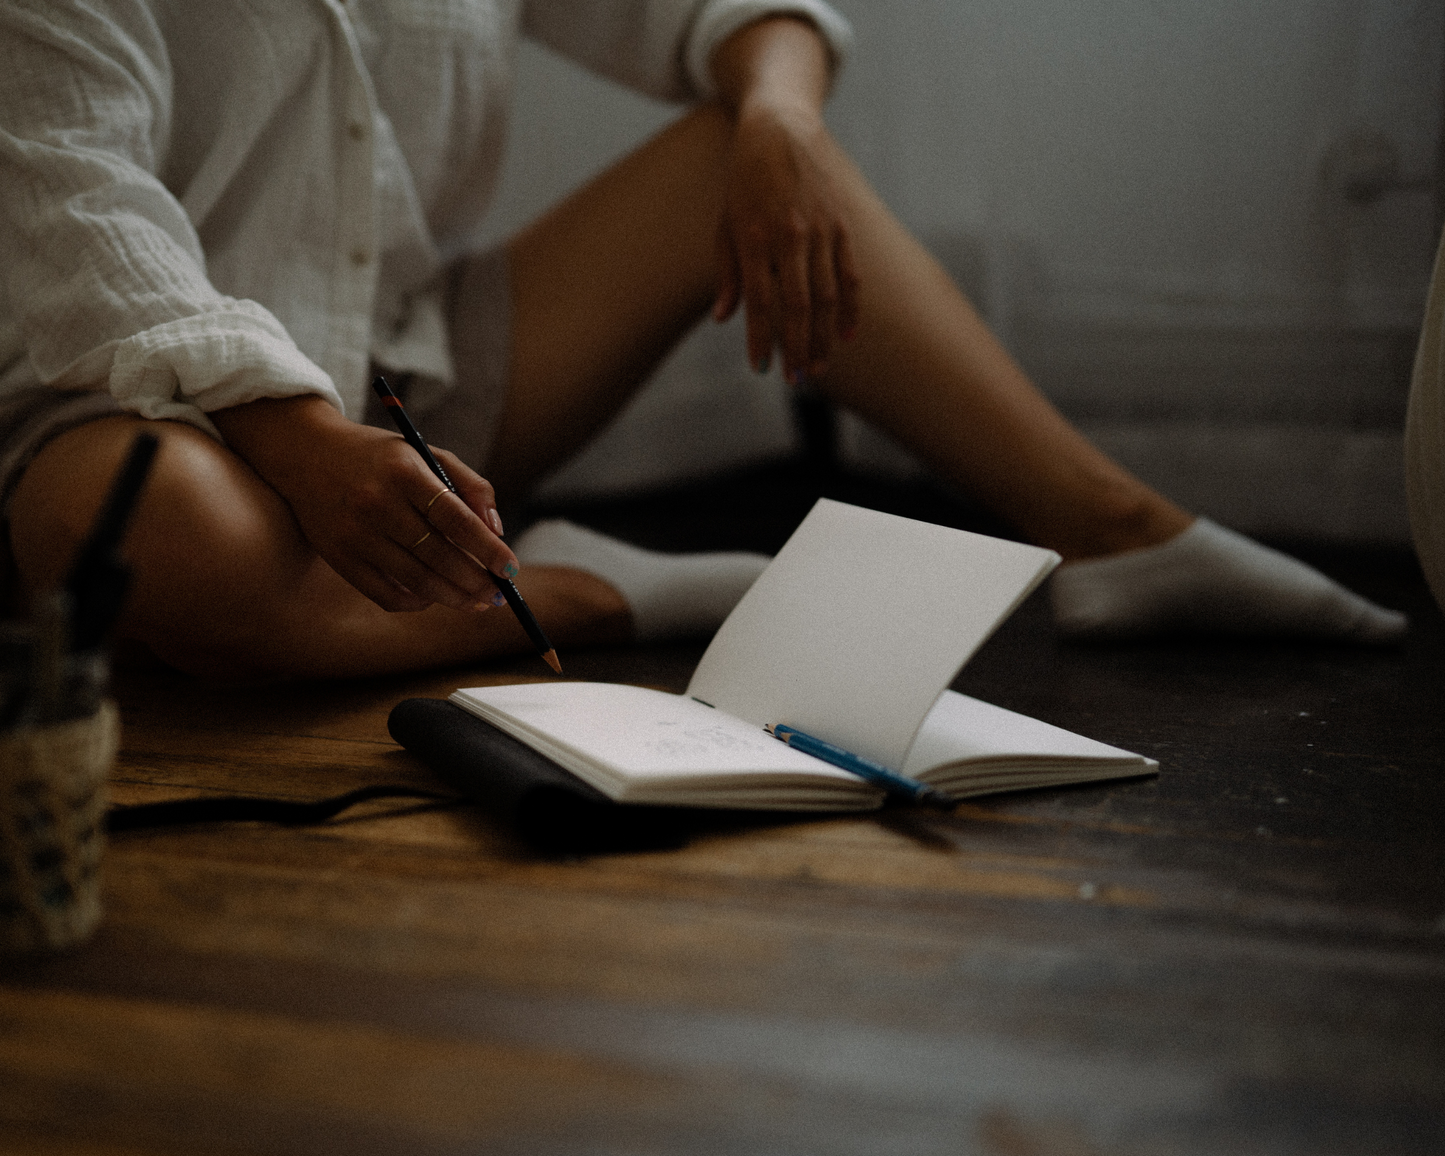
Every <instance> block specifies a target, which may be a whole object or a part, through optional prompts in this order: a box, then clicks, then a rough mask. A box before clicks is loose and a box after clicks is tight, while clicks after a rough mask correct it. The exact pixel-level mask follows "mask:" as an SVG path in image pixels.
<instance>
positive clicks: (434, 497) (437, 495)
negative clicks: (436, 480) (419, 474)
mask: <svg viewBox="0 0 1445 1156" xmlns="http://www.w3.org/2000/svg"><path fill="white" fill-rule="evenodd" d="M450 492H451V491H450V490H438V491H437V492H436V493H434V494H433V495H432V496H431V501H430V502H428V503H427V504H426V508H427V509H428V510H430V509H431V508H432V507H433V506H435V505H436V504H437V499H438V498H440V497H441V496H442V495H443V494H448V493H450Z"/></svg>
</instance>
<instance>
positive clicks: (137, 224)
mask: <svg viewBox="0 0 1445 1156" xmlns="http://www.w3.org/2000/svg"><path fill="white" fill-rule="evenodd" d="M783 12H787V13H797V14H800V15H803V16H806V17H808V18H810V19H811V20H812V21H813V22H814V23H815V24H816V25H817V27H818V28H819V30H820V31H821V32H822V33H823V35H824V37H825V39H826V40H827V41H828V43H829V45H830V47H831V49H832V51H833V54H834V57H835V60H839V61H840V60H841V59H842V57H843V55H844V54H845V52H846V50H847V48H848V46H849V43H850V39H851V32H850V30H849V28H848V25H847V23H846V22H845V21H844V20H843V18H842V17H841V16H839V15H838V14H837V13H836V12H835V11H834V10H833V9H831V8H829V7H828V6H827V5H826V4H824V3H823V2H822V0H772V2H767V0H761V2H760V0H228V2H224V3H221V2H216V3H206V2H202V0H5V3H4V4H3V5H0V214H3V215H0V275H3V283H0V393H4V392H8V391H10V390H14V389H20V388H25V387H27V386H33V385H35V384H37V383H43V384H47V385H53V386H56V387H63V388H82V389H96V390H104V389H108V390H109V391H110V392H111V393H112V394H113V395H114V397H115V398H116V399H117V400H118V401H119V402H120V404H121V405H122V406H124V407H125V408H127V409H130V410H133V411H135V412H136V413H139V414H142V415H143V416H145V417H150V418H176V419H180V420H184V421H188V422H191V423H192V424H194V425H197V426H199V427H201V428H202V429H205V430H207V431H208V432H210V433H212V434H213V435H214V434H216V429H215V427H214V425H213V424H212V423H211V421H210V420H209V419H208V418H207V417H206V416H205V415H206V413H208V412H211V411H214V410H218V409H224V408H226V407H228V406H233V405H239V404H242V403H244V402H248V401H253V400H255V399H257V398H261V397H290V396H295V395H298V394H304V393H313V394H318V395H320V396H322V397H325V398H326V399H327V400H328V401H330V402H331V403H332V404H333V405H336V406H337V407H339V408H340V409H341V410H342V411H343V412H344V413H347V414H348V415H350V416H352V417H355V418H359V417H360V415H361V413H362V412H363V409H364V406H365V399H366V396H367V372H368V366H369V364H370V362H371V361H372V360H373V359H374V360H376V361H377V362H379V363H381V364H384V365H388V366H390V367H391V368H393V369H400V370H408V371H414V372H416V373H418V374H421V375H422V376H423V377H424V378H426V379H429V380H430V381H431V382H434V383H435V384H437V385H438V386H440V387H441V388H446V387H447V386H449V384H450V382H451V380H452V369H451V363H450V356H449V353H448V346H447V341H446V333H445V327H444V324H443V317H442V312H441V295H440V289H439V286H438V281H439V274H440V272H441V270H442V269H443V268H444V267H445V265H446V264H447V263H448V262H449V261H450V260H451V259H452V258H454V257H455V256H457V255H458V254H460V253H461V252H463V251H465V250H466V248H467V247H468V245H469V242H470V240H471V238H472V236H473V235H474V234H475V232H476V230H477V227H478V225H479V224H480V222H481V218H482V214H483V213H484V211H485V209H486V207H487V204H488V203H489V201H490V199H491V196H492V193H493V189H494V186H495V182H496V177H497V168H498V165H499V163H500V159H501V153H502V144H503V139H504V135H505V127H506V119H507V111H508V107H509V103H510V96H511V87H512V75H513V61H514V57H515V50H516V44H517V39H518V37H519V36H520V35H521V34H523V33H524V32H525V33H527V34H530V35H533V36H536V37H537V38H538V39H540V40H541V41H543V42H544V43H546V44H548V45H550V46H551V47H553V48H556V49H557V50H559V51H561V52H563V53H564V54H566V55H567V56H570V57H572V58H573V59H575V60H578V61H579V62H581V63H583V64H585V65H587V66H588V67H591V68H593V69H595V70H597V71H599V72H601V73H603V74H605V75H607V76H610V77H612V78H614V79H616V80H619V81H621V82H623V83H625V84H628V85H630V86H632V87H634V88H637V89H640V90H641V91H643V92H646V93H649V94H651V95H654V96H659V97H663V98H668V99H675V100H680V99H688V98H696V97H706V96H709V95H712V78H711V74H710V71H709V62H710V60H711V56H712V53H713V50H714V49H715V48H716V47H717V46H718V45H719V44H720V43H721V42H722V41H723V40H725V39H726V38H727V37H728V36H729V35H731V34H732V33H733V32H734V31H736V30H737V29H739V28H741V27H742V26H743V25H745V24H747V23H749V22H750V21H752V20H755V19H757V18H758V17H760V16H764V15H768V14H770V13H783Z"/></svg>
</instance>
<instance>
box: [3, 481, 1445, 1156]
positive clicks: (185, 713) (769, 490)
mask: <svg viewBox="0 0 1445 1156" xmlns="http://www.w3.org/2000/svg"><path fill="white" fill-rule="evenodd" d="M845 489H846V487H845ZM844 496H846V497H855V498H856V497H863V498H865V499H866V498H869V497H870V496H871V497H872V498H874V499H876V500H877V501H878V503H879V504H881V505H885V506H886V505H889V504H890V503H891V504H892V506H893V507H894V508H914V509H916V510H917V511H918V512H921V513H925V514H928V515H929V516H937V517H953V516H954V515H955V514H957V511H953V510H952V508H951V507H947V506H946V505H943V504H940V503H937V502H934V501H933V500H932V499H929V498H927V497H920V496H918V495H908V494H902V495H900V494H898V493H891V492H882V491H878V492H873V491H866V492H865V491H857V490H847V492H845V493H844ZM810 497H811V493H810V491H809V484H807V483H805V482H803V483H800V481H799V479H798V477H797V476H795V475H794V474H790V473H787V472H786V471H783V472H777V471H774V472H773V473H768V474H759V475H755V476H753V477H751V478H748V479H741V480H739V481H738V482H737V484H736V485H735V486H733V487H724V488H718V487H713V488H711V489H709V490H707V491H700V492H698V493H694V494H690V495H681V496H680V497H674V499H673V503H672V504H671V505H669V504H668V503H658V502H653V503H633V504H629V505H619V506H615V507H608V508H599V509H596V510H593V511H590V514H591V516H592V518H593V521H594V522H596V523H597V524H598V525H601V526H604V527H611V528H614V529H629V530H630V531H631V532H633V533H634V534H635V535H636V536H637V537H639V538H643V539H646V538H648V537H649V536H650V537H651V540H653V541H657V542H659V543H665V542H672V543H674V544H679V545H688V546H697V545H714V544H757V545H762V546H772V547H775V546H776V545H777V542H778V540H780V536H781V535H785V534H786V531H787V528H788V526H789V525H790V524H792V523H793V522H796V520H797V517H798V516H801V511H802V509H804V508H806V504H807V500H808V499H809V498H810ZM910 503H911V505H910ZM677 508H684V509H688V510H690V511H691V512H692V514H693V517H692V518H691V519H690V520H689V521H688V522H687V523H686V525H685V527H684V528H683V529H682V530H679V529H677V528H676V527H677V523H675V522H670V521H669V514H670V513H672V512H674V511H675V510H676V509H677ZM959 516H961V515H959ZM669 525H671V526H672V527H673V528H672V529H667V528H666V527H668V526H669ZM1312 557H1314V558H1316V559H1317V560H1318V561H1319V562H1320V563H1321V564H1323V565H1324V566H1325V568H1327V569H1329V570H1330V571H1331V572H1334V573H1336V574H1337V575H1339V576H1341V577H1344V578H1346V579H1347V580H1348V581H1350V582H1351V583H1352V584H1353V585H1355V586H1356V587H1357V588H1358V589H1361V590H1362V591H1364V592H1367V593H1370V594H1373V595H1375V596H1377V597H1378V598H1380V599H1381V600H1383V601H1386V602H1388V603H1391V604H1394V605H1399V606H1402V607H1404V608H1406V609H1408V610H1409V611H1410V613H1411V614H1412V615H1413V616H1414V619H1415V630H1414V632H1413V634H1412V635H1411V637H1410V639H1409V641H1408V642H1407V643H1406V644H1405V645H1404V646H1403V647H1401V648H1399V649H1394V650H1384V651H1364V650H1354V649H1349V648H1342V647H1335V646H1318V645H1280V644H1269V643H1253V644H1250V643H1223V642H1176V643H1172V644H1167V645H1165V644H1158V645H1147V646H1145V645H1141V646H1127V647H1108V648H1101V647H1085V646H1077V645H1064V644H1061V643H1060V642H1058V641H1057V640H1056V639H1055V638H1054V637H1053V636H1052V634H1051V632H1050V630H1049V626H1048V621H1047V616H1046V613H1045V607H1044V606H1043V605H1042V603H1041V602H1040V601H1039V600H1038V599H1035V600H1033V601H1032V602H1030V603H1029V604H1028V605H1026V606H1025V607H1024V609H1023V610H1022V611H1021V612H1020V613H1019V614H1018V615H1017V616H1016V618H1015V619H1014V620H1013V621H1011V622H1010V623H1009V624H1008V625H1007V626H1006V627H1005V628H1004V629H1003V630H1002V631H1001V632H1000V634H999V635H998V636H997V637H995V639H994V640H993V641H992V642H990V643H989V644H988V646H987V647H986V648H985V650H984V651H983V652H982V653H981V654H980V655H979V656H978V657H977V658H976V659H975V661H974V662H973V663H972V664H971V665H970V667H969V668H968V670H967V671H966V672H965V673H964V675H963V677H962V678H961V679H960V680H959V682H958V683H957V684H956V685H957V686H958V688H959V689H961V690H965V691H968V692H970V693H973V694H977V695H979V696H980V697H983V698H987V699H989V700H991V701H994V702H997V703H1000V704H1001V705H1004V706H1008V707H1012V708H1015V709H1018V710H1022V711H1024V712H1026V713H1029V714H1033V715H1037V716H1039V717H1041V718H1044V719H1047V720H1049V721H1051V722H1055V723H1058V724H1060V725H1062V726H1065V727H1068V728H1070V729H1074V730H1078V731H1080V732H1082V733H1085V734H1088V735H1091V736H1093V737H1096V738H1099V739H1102V740H1104V741H1106V742H1110V743H1116V744H1118V745H1121V746H1124V747H1128V748H1131V749H1134V750H1138V751H1142V752H1144V753H1147V754H1149V755H1152V756H1154V757H1156V758H1158V759H1159V761H1160V764H1161V768H1162V769H1161V773H1160V775H1159V777H1158V778H1157V779H1155V780H1149V781H1139V782H1130V783H1123V784H1118V785H1113V786H1102V787H1090V788H1080V789H1073V790H1060V791H1049V792H1041V793H1036V794H1027V795H1016V796H1008V797H1000V798H996V799H993V800H991V801H986V802H977V803H974V804H970V805H967V806H962V807H960V808H959V809H958V811H957V813H956V814H954V815H952V816H948V817H940V818H937V819H933V820H930V821H929V826H928V827H927V828H910V827H907V826H905V825H901V824H899V823H896V822H893V821H888V820H885V821H879V820H878V819H876V818H845V819H828V820H824V821H815V822H806V823H787V824H781V825H773V826H767V827H757V828H744V829H735V830H721V831H714V832H712V833H710V834H706V835H702V836H699V837H697V838H695V839H694V840H693V842H692V843H690V844H689V845H688V846H686V847H684V848H682V849H680V850H673V851H666V852H656V853H649V854H622V855H613V856H605V857H596V858H590V859H577V860H548V859H542V858H538V857H535V856H533V855H532V854H530V853H529V852H528V851H527V849H526V848H525V847H523V846H521V845H519V844H518V843H517V842H516V841H515V840H514V839H513V838H512V837H511V836H509V835H508V833H507V832H506V831H503V830H500V829H497V828H496V827H494V826H492V825H491V824H490V823H489V822H488V821H487V820H486V819H485V818H483V817H481V816H479V815H477V814H475V813H473V812H472V811H470V810H468V809H466V808H465V807H459V806H454V807H413V806H396V805H394V804H383V803H376V804H372V805H369V807H368V808H367V809H365V810H364V811H363V812H362V813H361V814H358V815H355V816H354V817H350V818H347V819H345V820H342V821H335V822H332V823H329V824H327V825H324V826H322V827H319V828H313V829H306V830H286V829H278V828H273V827H265V826H261V825H256V824H245V825H239V826H232V827H212V828H204V827H193V828H184V829H177V830H171V831H163V832H152V833H144V832H136V833H132V834H128V835H122V836H118V837H116V838H115V839H114V841H113V843H112V846H111V849H110V852H109V856H108V861H107V865H106V866H107V902H108V916H107V919H106V922H105V924H104V926H103V928H102V930H101V932H100V934H99V935H98V937H97V938H96V939H95V940H94V942H93V943H92V944H90V945H89V946H87V947H85V948H83V949H82V950H80V951H77V952H75V953H73V954H71V955H68V956H65V957H61V958H56V959H51V960H43V961H28V962H19V963H17V962H15V961H9V962H6V963H3V964H0V967H3V968H4V973H3V974H4V979H3V982H0V1150H3V1151H4V1152H6V1153H35V1154H51V1153H84V1154H94V1156H101V1154H106V1156H112V1154H114V1156H120V1154H122V1153H186V1154H195V1153H265V1154H278V1156H279V1154H288V1156H289V1154H296V1156H303V1154H304V1156H316V1154H319V1153H332V1152H335V1153H355V1154H367V1153H398V1154H406V1156H432V1154H438V1156H440V1154H443V1153H447V1154H450V1153H480V1152H487V1153H528V1154H531V1153H553V1152H558V1153H563V1152H565V1153H599V1154H603V1153H606V1154H612V1153H616V1154H637V1156H652V1154H657V1156H662V1154H675V1153H706V1154H710V1153H734V1152H736V1153H762V1154H769V1156H771V1154H775V1153H819V1154H824V1153H826V1154H834V1153H837V1154H874V1153H907V1154H913V1153H919V1154H923V1153H929V1154H932V1153H940V1154H943V1153H947V1154H950V1156H957V1154H968V1153H981V1154H987V1156H1102V1154H1106V1153H1107V1154H1109V1156H1120V1154H1122V1156H1136V1154H1137V1156H1142V1154H1166V1153H1168V1154H1175V1153H1188V1154H1213V1153H1229V1154H1245V1156H1252V1154H1256V1153H1259V1154H1264V1153H1268V1154H1275V1153H1280V1154H1285V1153H1288V1154H1295V1153H1310V1154H1314V1153H1327V1154H1341V1156H1346V1154H1347V1156H1355V1154H1360V1156H1366V1154H1368V1156H1382V1154H1384V1156H1390V1154H1406V1153H1411V1154H1413V1153H1420V1154H1427V1153H1430V1154H1436V1153H1440V1152H1445V868H1442V860H1445V839H1442V834H1445V778H1442V767H1445V624H1442V621H1441V617H1440V615H1439V613H1438V612H1437V611H1436V610H1434V609H1433V607H1432V605H1431V604H1430V603H1429V601H1428V597H1427V595H1426V593H1425V591H1424V587H1423V585H1422V583H1421V581H1420V578H1419V575H1418V571H1417V570H1415V569H1414V567H1413V563H1412V562H1411V561H1410V559H1409V558H1408V556H1407V555H1405V554H1403V553H1390V552H1383V551H1377V552H1357V553H1348V552H1338V551H1337V552H1332V553H1331V552H1326V553H1317V554H1315V555H1312ZM699 653H700V648H699V647H696V646H679V647H672V648H661V647H659V648H652V649H647V650H638V651H611V652H597V653H592V654H569V655H564V660H565V661H566V662H567V666H568V673H569V675H574V676H580V677H586V678H599V679H613V680H626V681H638V682H645V683H649V684H652V685H659V686H664V687H668V688H673V689H680V688H681V687H682V686H683V684H684V683H685V681H686V678H687V675H688V673H689V672H690V669H691V665H692V664H693V663H694V662H695V661H696V659H697V656H698V654H699ZM540 673H544V672H542V671H541V669H540V667H539V666H538V665H537V664H536V663H535V661H519V662H513V663H507V664H495V665H491V666H486V667H478V668H472V669H465V670H456V671H449V672H446V673H442V674H437V675H433V676H427V677H420V678H406V679H394V680H385V681H373V682H367V683H363V684H359V685H358V684H353V685H347V686H325V687H315V688H307V689H300V688H280V689H261V690H245V691H236V690H221V689H216V688H211V687H206V686H202V685H197V684H195V683H191V682H188V681H185V680H183V679H180V678H178V677H172V676H168V675H163V674H147V675H139V674H132V675H129V676H127V677H126V678H124V679H123V680H122V682H121V685H120V687H119V698H120V702H121V704H122V707H123V711H124V722H125V739H124V751H123V754H122V756H121V759H120V765H119V768H118V770H117V773H116V783H115V797H116V799H117V801H120V802H136V801H142V800H155V799H165V798H174V797H179V796H186V795H195V794H206V793H257V794H267V795H285V796H288V797H294V798H297V799H312V798H319V797H322V796H325V795H328V794H333V793H337V792H340V791H342V790H345V789H348V788H351V787H356V786H362V785H366V784H370V783H377V782H394V783H411V784H417V785H426V786H435V785H436V783H435V781H434V780H433V779H432V778H431V776H430V775H429V774H428V773H427V771H426V770H425V769H424V768H423V767H421V766H420V765H419V764H417V763H416V762H415V761H413V759H412V758H411V757H410V756H408V755H407V754H406V753H404V752H402V751H400V750H398V749H397V748H396V747H395V746H394V745H393V744H392V743H391V742H390V740H389V739H388V737H387V734H386V728H385V720H386V714H387V711H388V709H389V708H390V707H391V705H392V704H394V703H395V702H396V701H398V700H399V699H401V698H403V697H407V696H411V695H418V694H423V695H443V694H445V693H447V692H449V691H450V690H451V689H453V688H454V687H456V686H457V685H462V684H472V683H479V682H486V681H504V680H508V679H511V678H514V677H516V676H517V675H527V676H532V675H538V674H540Z"/></svg>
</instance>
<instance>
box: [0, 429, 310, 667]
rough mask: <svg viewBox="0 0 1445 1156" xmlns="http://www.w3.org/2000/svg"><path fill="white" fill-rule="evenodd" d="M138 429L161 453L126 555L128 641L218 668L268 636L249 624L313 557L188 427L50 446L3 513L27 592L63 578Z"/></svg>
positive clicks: (221, 453)
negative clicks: (243, 642)
mask: <svg viewBox="0 0 1445 1156" xmlns="http://www.w3.org/2000/svg"><path fill="white" fill-rule="evenodd" d="M142 428H144V429H146V430H148V431H149V432H153V433H155V434H156V435H157V436H158V437H159V438H160V441H161V446H160V450H159V452H158V453H157V454H156V458H155V464H154V466H153V467H152V470H151V474H150V477H149V479H148V480H147V482H146V485H145V488H144V489H143V490H142V492H141V495H140V499H139V501H138V502H137V505H136V509H135V512H134V515H133V517H132V520H131V524H130V526H129V528H128V531H127V534H126V538H125V541H124V544H123V546H122V553H123V554H124V556H125V558H126V560H127V561H128V562H129V563H130V565H131V568H132V572H133V578H132V584H131V590H130V594H129V597H128V604H127V608H126V612H125V615H124V618H123V628H124V632H125V633H127V634H129V635H131V636H133V637H137V638H139V639H141V640H142V641H144V642H146V643H147V644H148V645H150V646H151V647H152V649H154V650H156V651H157V653H158V654H161V656H162V657H166V658H167V660H168V661H171V660H173V658H172V656H173V655H175V654H176V653H177V652H176V651H175V649H174V647H175V644H176V643H178V642H182V643H185V645H186V648H187V649H190V648H192V646H193V645H195V646H200V647H201V650H202V651H205V650H209V649H213V648H215V647H219V651H218V652H217V658H218V659H221V658H222V656H223V654H224V653H225V652H228V651H231V650H233V649H234V648H235V645H236V644H237V641H238V640H239V639H240V638H241V637H244V636H247V635H250V634H254V633H255V632H256V631H258V630H263V629H264V628H265V624H264V623H263V622H260V621H252V619H257V618H258V617H259V616H262V615H265V614H266V613H268V612H269V610H268V608H269V607H270V606H271V605H273V602H274V599H273V598H272V597H271V595H272V594H273V593H274V591H275V590H277V589H278V588H280V589H284V588H285V585H286V583H287V581H288V574H293V573H297V572H300V571H301V570H302V569H304V567H306V566H307V565H310V564H312V562H313V561H314V555H312V554H311V552H310V549H309V547H308V546H307V544H306V542H305V540H304V538H302V536H301V534H300V531H299V529H298V528H297V527H296V524H295V521H294V519H293V518H292V517H291V513H290V509H289V508H288V507H287V506H286V504H285V502H284V501H282V499H281V498H280V496H279V495H278V494H277V493H276V492H275V491H274V490H272V489H271V488H270V487H269V486H267V485H266V484H265V483H264V482H263V481H262V480H261V479H260V478H259V477H258V476H257V475H256V474H255V473H254V471H252V470H251V468H250V467H249V466H248V465H246V463H245V462H244V461H242V460H241V459H240V458H239V457H237V456H236V455H235V454H233V453H232V452H231V451H230V450H228V449H227V448H226V447H225V446H223V445H222V444H221V443H220V442H218V441H216V440H215V439H214V438H212V437H210V436H208V435H207V434H205V433H203V432H202V431H200V430H198V429H195V428H194V427H191V426H186V425H182V424H180V423H177V422H146V421H142V420H141V419H138V418H130V417H115V418H106V419H103V420H101V421H96V422H91V423H88V424H87V425H84V426H80V427H78V428H76V429H73V430H70V431H68V432H66V433H64V434H62V435H61V436H60V437H58V438H56V439H55V440H54V441H52V442H51V443H50V444H49V445H47V446H46V447H45V448H44V449H43V450H42V451H41V452H40V454H38V455H37V456H36V458H35V460H34V461H33V462H32V463H31V464H30V466H29V467H28V468H27V470H26V471H25V474H24V475H23V477H22V478H21V480H20V483H19V485H18V486H17V488H16V492H15V497H14V500H13V502H12V503H11V508H10V539H11V545H12V548H13V551H14V556H15V561H16V566H17V568H18V570H19V572H20V578H21V586H22V593H23V594H24V595H26V596H30V595H33V593H34V592H36V591H38V590H44V589H47V588H50V587H52V586H54V585H56V584H58V583H59V582H60V581H61V580H62V579H63V577H64V574H65V572H66V570H67V569H68V568H69V566H70V564H71V560H72V559H73V557H74V555H75V552H76V549H77V547H78V546H79V545H80V543H81V542H82V541H83V540H84V538H85V535H86V534H87V533H88V531H89V529H90V525H91V523H92V521H93V520H94V518H95V516H96V513H97V511H98V510H99V509H100V506H101V503H102V501H103V500H104V498H105V494H106V492H107V490H108V489H109V486H110V484H111V480H112V479H113V477H114V476H115V473H116V470H117V469H118V468H119V466H120V464H121V462H122V460H123V459H124V457H125V454H126V452H127V451H128V449H129V447H130V444H131V441H132V439H133V438H134V436H135V434H136V432H138V431H139V430H140V429H142ZM199 653H200V652H199V651H198V655H199ZM180 665H182V666H183V667H192V666H194V665H196V663H194V662H182V663H180Z"/></svg>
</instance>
